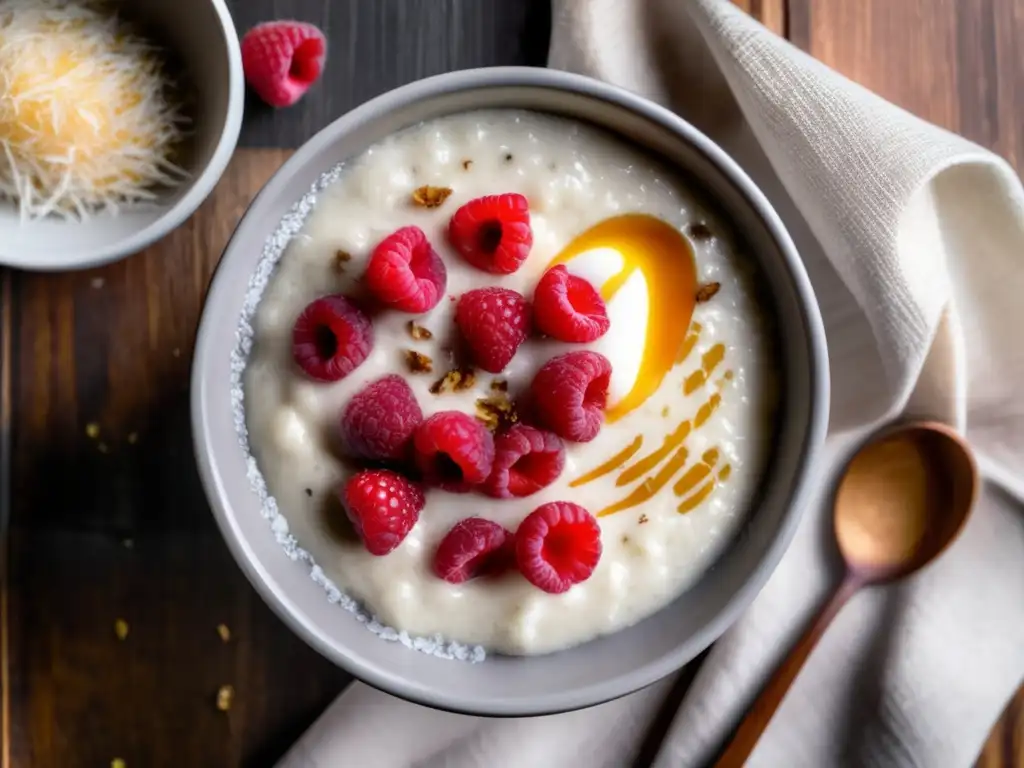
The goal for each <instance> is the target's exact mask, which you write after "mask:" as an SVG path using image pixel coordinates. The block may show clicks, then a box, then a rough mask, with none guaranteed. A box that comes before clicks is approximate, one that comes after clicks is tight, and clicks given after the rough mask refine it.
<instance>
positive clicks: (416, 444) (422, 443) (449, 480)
mask: <svg viewBox="0 0 1024 768" xmlns="http://www.w3.org/2000/svg"><path fill="white" fill-rule="evenodd" d="M413 450H414V452H415V456H416V465H417V466H418V467H419V468H420V471H421V472H422V473H423V478H424V480H425V481H426V482H428V483H430V484H431V485H436V486H437V487H439V488H443V489H444V490H446V491H452V492H453V493H465V492H466V491H468V490H470V488H471V487H472V486H474V485H479V484H480V483H482V482H483V481H484V480H486V479H487V476H488V475H490V474H491V464H492V463H493V462H494V438H492V437H491V433H490V432H488V431H487V428H486V427H484V425H483V424H481V423H480V422H479V421H477V420H476V419H474V418H473V417H472V416H469V415H467V414H465V413H462V412H460V411H441V412H440V413H435V414H434V415H433V416H431V417H430V418H428V419H427V420H426V421H424V422H423V423H422V424H420V425H419V427H418V428H417V429H416V433H415V434H414V435H413Z"/></svg>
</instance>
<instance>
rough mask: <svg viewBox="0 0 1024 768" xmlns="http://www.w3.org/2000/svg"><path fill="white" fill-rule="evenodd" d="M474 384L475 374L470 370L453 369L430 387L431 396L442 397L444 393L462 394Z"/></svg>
mask: <svg viewBox="0 0 1024 768" xmlns="http://www.w3.org/2000/svg"><path fill="white" fill-rule="evenodd" d="M474 384H476V374H475V373H473V369H472V368H453V369H452V370H450V371H448V373H446V374H445V375H444V376H442V377H441V378H440V379H438V380H437V381H435V382H434V383H433V384H431V385H430V393H431V394H432V395H443V394H445V393H446V392H463V391H465V390H467V389H469V388H471V387H472V386H473V385H474Z"/></svg>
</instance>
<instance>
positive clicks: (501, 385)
mask: <svg viewBox="0 0 1024 768" xmlns="http://www.w3.org/2000/svg"><path fill="white" fill-rule="evenodd" d="M491 390H492V391H493V392H508V382H507V381H505V380H504V379H491Z"/></svg>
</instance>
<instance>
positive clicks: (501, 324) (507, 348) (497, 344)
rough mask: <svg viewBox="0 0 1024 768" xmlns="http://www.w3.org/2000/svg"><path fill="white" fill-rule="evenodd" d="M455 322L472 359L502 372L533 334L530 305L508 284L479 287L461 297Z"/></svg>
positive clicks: (491, 369)
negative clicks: (507, 285)
mask: <svg viewBox="0 0 1024 768" xmlns="http://www.w3.org/2000/svg"><path fill="white" fill-rule="evenodd" d="M455 324H456V325H458V326H459V331H460V332H461V333H462V338H463V339H464V340H465V341H466V346H467V347H469V354H470V357H472V358H473V362H474V363H476V364H477V365H478V366H479V367H481V368H483V369H484V370H485V371H488V372H489V373H501V371H503V370H504V369H505V366H506V365H508V364H509V362H510V361H511V360H512V358H513V357H514V356H515V354H516V350H517V349H519V345H520V344H522V343H523V341H525V340H526V337H527V336H529V335H530V305H529V304H528V303H527V301H526V299H525V298H523V296H522V294H520V293H516V292H515V291H510V290H509V289H508V288H477V289H475V290H472V291H467V292H466V293H464V294H462V296H461V297H460V298H459V303H458V305H456V307H455Z"/></svg>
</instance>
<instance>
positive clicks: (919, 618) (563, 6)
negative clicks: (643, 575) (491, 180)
mask: <svg viewBox="0 0 1024 768" xmlns="http://www.w3.org/2000/svg"><path fill="white" fill-rule="evenodd" d="M549 65H550V66H552V67H557V68H561V69H567V70H572V71H576V72H580V73H583V74H587V75H591V76H593V77H597V78H600V79H603V80H606V81H609V82H611V83H614V84H616V85H619V86H622V87H625V88H628V89H630V90H633V91H636V92H638V93H641V94H643V95H645V96H647V97H649V98H651V99H653V100H655V101H658V102H660V103H662V104H665V105H667V106H668V107H670V108H671V109H673V110H675V111H676V112H678V113H679V114H681V115H682V116H683V117H685V118H686V119H688V120H690V121H691V122H692V123H694V124H695V125H696V126H697V127H698V128H700V129H701V130H703V131H704V132H705V133H707V134H709V135H710V136H711V137H712V138H713V139H714V140H715V141H717V142H718V143H719V144H720V145H721V146H722V147H723V148H724V149H725V150H726V151H727V152H729V153H730V154H731V155H732V156H733V157H734V158H735V159H736V160H737V162H739V163H740V165H741V166H743V168H744V169H745V170H746V171H747V173H748V174H750V175H751V177H753V179H754V181H755V182H756V183H757V184H758V185H759V186H760V187H761V189H762V190H763V191H764V192H765V193H766V194H767V196H768V197H769V198H770V199H771V201H772V203H773V205H774V206H775V208H776V210H777V211H778V212H779V214H780V215H781V216H782V218H783V219H784V221H785V223H786V225H787V227H788V228H789V231H790V233H791V234H792V236H793V238H794V240H795V241H796V243H797V246H798V248H799V250H800V252H801V255H802V257H803V259H804V261H805V264H806V266H807V269H808V272H809V273H810V276H811V279H812V282H813V284H814V287H815V291H816V293H817V296H818V300H819V302H820V304H821V308H822V312H823V315H824V319H825V324H826V330H827V334H828V342H829V352H830V358H831V360H830V367H831V374H832V387H833V391H832V424H831V434H830V437H829V441H828V445H827V451H826V453H827V454H828V455H827V456H826V460H825V461H824V462H823V468H822V478H821V485H822V488H825V487H827V485H828V480H829V477H830V475H831V474H833V473H834V472H835V471H836V469H837V466H838V464H839V462H840V461H841V460H842V459H843V458H844V457H845V456H847V455H848V451H849V450H850V449H851V447H852V446H853V445H854V444H855V443H856V441H858V440H859V439H860V438H861V437H862V436H863V435H864V433H865V432H866V431H867V430H869V429H871V428H873V427H874V426H876V425H877V424H878V423H879V422H880V421H883V420H885V419H888V418H892V417H894V416H897V415H899V414H901V413H910V414H914V415H922V416H930V417H933V418H939V419H942V420H945V421H947V422H948V423H950V424H953V425H955V426H956V427H957V428H958V429H961V430H963V431H965V433H966V434H967V436H968V438H969V439H970V441H971V443H972V444H973V446H974V447H975V449H976V450H977V451H978V452H979V454H980V456H981V459H980V461H981V464H982V467H983V469H984V470H985V472H986V476H987V477H988V478H989V480H990V482H989V483H987V484H986V488H985V490H984V492H983V494H982V496H981V499H980V502H979V505H978V508H977V509H976V512H975V514H974V515H973V517H972V519H971V520H970V522H969V523H968V525H967V527H966V529H965V531H964V532H963V534H962V536H961V538H960V539H959V540H958V541H957V542H956V544H954V546H953V547H952V548H951V549H950V550H948V551H947V552H946V554H944V555H943V556H942V558H940V560H939V561H937V562H936V563H935V564H933V565H932V566H931V567H929V568H928V569H926V570H925V571H923V572H922V573H920V574H918V575H917V576H915V577H913V578H912V579H910V580H908V581H906V582H905V583H903V584H901V585H898V586H893V587H888V588H884V589H881V588H880V589H874V590H871V591H869V592H866V593H863V594H861V595H858V596H857V597H855V598H854V599H853V601H852V602H851V603H850V604H849V605H847V607H846V608H845V609H844V610H843V611H842V612H841V614H840V615H839V617H838V619H837V620H836V621H835V623H834V624H833V625H832V627H831V628H830V629H829V631H828V632H827V633H826V635H825V637H824V639H823V640H822V642H821V643H820V645H819V646H818V648H817V649H816V650H815V652H814V653H813V654H812V656H811V658H810V660H809V661H808V663H807V665H806V667H805V668H804V670H803V671H802V673H801V674H800V676H799V678H798V679H797V681H796V683H795V684H794V686H793V688H792V689H791V690H790V693H789V695H788V696H787V698H786V699H785V701H784V703H783V705H782V707H781V708H780V709H779V711H778V712H777V713H776V716H775V718H774V720H773V721H772V723H771V725H770V726H769V728H768V730H767V731H766V732H765V734H764V736H763V737H762V739H761V741H760V742H759V744H758V746H757V748H756V750H755V752H754V754H753V756H752V758H751V761H750V765H752V766H778V765H786V766H815V767H817V766H824V765H851V764H852V765H878V766H883V765H884V766H904V765H908V766H909V765H922V766H929V767H930V768H932V767H934V768H944V766H951V767H960V766H968V765H970V764H972V763H973V761H974V759H975V758H976V756H977V754H978V752H979V751H980V749H981V747H982V745H983V743H984V741H985V738H986V735H987V733H988V732H989V730H990V728H991V727H992V725H993V723H994V722H995V720H996V719H997V718H998V716H999V713H1000V712H1001V710H1002V708H1003V707H1004V705H1005V704H1006V702H1007V701H1008V699H1009V697H1010V696H1011V695H1012V694H1013V693H1014V691H1015V690H1016V688H1017V687H1018V685H1019V684H1020V683H1021V681H1022V678H1024V515H1022V514H1021V503H1022V502H1024V342H1022V341H1021V338H1020V337H1021V334H1022V332H1024V300H1022V297H1024V191H1022V189H1021V186H1020V182H1019V181H1018V179H1017V177H1016V176H1015V174H1014V173H1013V171H1012V170H1011V169H1010V168H1009V166H1008V165H1007V164H1006V163H1005V162H1003V161H1002V160H1001V159H999V158H998V157H996V156H994V155H992V154H991V153H989V152H987V151H986V150H984V149H982V148H981V147H978V146H976V145H974V144H972V143H970V142H967V141H965V140H964V139H962V138H959V137H957V136H954V135H952V134H950V133H948V132H946V131H944V130H941V129H939V128H937V127H935V126H932V125H929V124H927V123H925V122H923V121H921V120H918V119H917V118H915V117H913V116H911V115H909V114H907V113H906V112H904V111H902V110H900V109H898V108H897V107H895V106H893V105H892V104H889V103H887V102H885V101H884V100H882V99H880V98H878V97H877V96H875V95H873V94H871V93H870V92H868V91H866V90H865V89H863V88H861V87H859V86H857V85H855V84H853V83H851V82H849V81H848V80H846V79H844V78H843V77H841V76H840V75H838V74H837V73H835V72H833V71H831V70H829V69H828V68H827V67H825V66H823V65H822V64H820V63H819V62H816V61H815V60H813V59H812V58H810V57H808V56H807V55H805V54H803V53H802V52H800V51H799V50H797V49H795V48H794V47H793V46H791V45H789V44H788V43H787V42H785V41H784V40H782V39H780V38H779V37H777V36H775V35H774V34H772V33H771V32H769V31H768V30H766V29H765V28H764V27H762V26H761V25H760V24H758V23H757V22H756V21H754V20H752V19H751V18H749V17H748V16H746V15H745V14H743V13H742V12H741V11H739V10H737V9H736V8H734V7H733V6H732V5H731V4H730V3H729V2H728V1H727V0H688V1H687V2H683V1H681V0H555V2H554V24H553V31H552V44H551V52H550V60H549ZM822 501H823V500H821V499H819V500H818V501H816V502H815V503H813V504H811V506H810V508H809V509H808V510H807V511H806V513H805V516H804V520H803V522H802V524H801V527H800V530H799V532H798V533H797V536H796V538H795V540H794V542H793V544H792V545H791V547H790V549H789V551H788V552H787V554H786V556H785V558H784V559H783V562H782V564H781V565H780V567H779V568H778V570H777V571H776V573H775V574H774V575H773V577H772V578H771V580H770V581H769V583H768V584H767V586H766V587H765V589H764V590H763V591H762V593H761V594H760V595H759V596H758V598H757V600H756V601H755V602H754V604H753V605H752V607H751V608H750V609H749V610H748V611H747V612H746V614H745V615H744V616H743V617H742V618H741V620H740V621H739V622H737V624H735V625H734V626H733V627H732V628H731V629H730V630H729V631H728V632H727V633H726V634H725V635H724V636H723V638H722V639H721V640H720V641H719V642H718V643H716V644H715V646H714V647H713V648H712V650H711V652H710V653H709V655H708V657H707V659H706V661H705V662H704V664H703V665H702V666H701V668H700V670H699V672H698V673H697V676H696V679H695V680H694V681H693V683H692V685H691V686H690V688H689V689H688V691H687V693H686V696H685V698H684V699H683V701H682V704H681V705H680V706H679V708H678V711H677V712H676V713H675V715H674V719H673V720H672V721H671V726H670V727H669V728H668V732H667V734H666V735H665V737H664V739H663V740H662V741H661V743H660V746H659V747H658V749H657V752H656V757H655V758H654V763H655V764H656V765H657V766H666V767H667V766H673V767H676V766H694V765H704V764H706V763H707V762H708V761H710V760H712V759H713V757H714V755H715V753H716V751H717V750H718V749H720V748H721V746H722V745H723V743H724V741H725V740H726V739H727V738H728V735H729V733H730V731H731V730H732V728H734V727H735V725H736V724H737V722H738V721H739V719H740V718H741V717H742V715H743V713H744V712H745V709H746V707H747V706H748V705H749V703H750V701H751V700H752V699H753V697H754V696H755V695H756V693H757V691H758V690H759V688H760V686H761V685H762V684H763V682H764V680H765V679H766V678H767V676H768V674H770V672H771V671H772V670H773V669H774V667H775V665H776V664H777V663H778V661H779V660H780V658H781V657H782V656H783V654H784V653H785V651H786V650H787V649H788V647H789V646H790V644H791V642H792V640H793V639H794V638H795V636H796V635H797V634H798V633H799V631H800V630H801V629H802V627H803V625H804V624H805V622H806V620H807V619H808V617H809V616H810V614H811V613H812V612H813V610H814V608H815V607H816V606H817V605H818V604H819V602H820V601H821V600H822V598H823V597H824V595H825V594H826V592H827V590H828V588H829V585H831V584H832V583H833V582H834V579H835V578H836V571H835V562H834V560H833V559H832V558H831V557H830V550H829V548H828V546H827V545H828V521H829V518H828V510H827V509H826V508H825V505H824V504H823V503H822ZM672 682H673V681H672V680H671V679H670V680H667V681H662V682H661V683H658V684H657V685H655V686H652V687H650V688H648V689H646V690H644V691H641V692H638V693H636V694H633V695H632V696H628V697H625V698H623V699H620V700H618V701H614V702H610V703H608V704H604V705H601V706H598V707H594V708H592V709H589V710H585V711H582V712H575V713H569V714H563V715H555V716H551V717H543V718H524V719H509V720H487V719H480V718H473V717H467V716H461V715H451V714H445V713H440V712H436V711H432V710H429V709H426V708H423V707H418V706H416V705H412V704H408V703H406V702H402V701H399V700H398V699H395V698H392V697H390V696H388V695H386V694H383V693H380V692H377V691H375V690H372V689H370V688H368V687H366V686H364V685H362V684H359V683H356V684H353V685H352V686H350V687H349V688H348V689H347V690H346V691H345V692H344V693H343V695H342V696H341V697H340V698H339V699H338V700H337V701H336V702H335V703H334V704H333V705H332V706H331V707H329V708H328V710H327V711H326V712H325V713H324V714H323V716H322V717H321V718H320V720H319V721H317V723H316V724H315V725H314V726H313V727H312V728H311V729H310V730H309V731H308V732H307V733H306V734H305V735H304V736H303V738H302V739H301V740H300V741H299V743H298V744H296V746H295V747H294V748H293V750H292V751H291V752H290V753H289V754H288V755H287V756H286V757H285V758H284V759H283V761H282V762H281V765H282V766H286V768H298V767H299V766H303V767H304V768H310V767H316V768H327V767H328V766H340V765H358V766H361V767H365V768H392V767H394V768H400V767H404V766H418V767H420V768H427V767H428V766H450V767H453V768H470V767H475V766H483V765H486V766H488V767H489V768H499V767H500V766H531V768H543V767H545V766H552V767H555V766H558V767H559V768H560V767H561V766H568V765H586V766H588V767H589V766H609V768H611V767H612V766H615V767H618V766H625V765H629V764H631V763H632V762H633V761H634V759H635V758H636V756H637V754H638V752H639V750H640V746H641V742H642V740H643V739H644V737H645V734H647V732H648V726H649V724H650V722H651V721H652V719H653V718H655V716H656V715H657V714H658V713H659V710H661V708H662V707H663V706H664V702H665V699H666V694H667V692H668V691H669V690H670V688H671V686H672ZM670 705H672V704H670ZM395 734H401V738H395Z"/></svg>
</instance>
